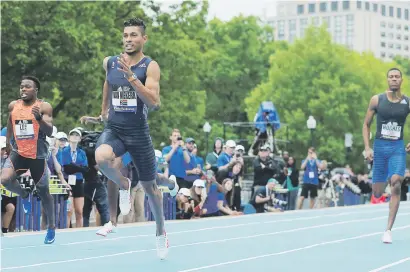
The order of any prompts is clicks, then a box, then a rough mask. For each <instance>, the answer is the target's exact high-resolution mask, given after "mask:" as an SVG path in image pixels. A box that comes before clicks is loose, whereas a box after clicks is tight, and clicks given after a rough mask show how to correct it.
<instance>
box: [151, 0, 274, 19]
mask: <svg viewBox="0 0 410 272" xmlns="http://www.w3.org/2000/svg"><path fill="white" fill-rule="evenodd" d="M208 1H209V18H208V19H212V18H214V17H218V18H219V19H221V20H223V21H227V20H230V19H231V18H232V17H235V16H237V15H239V14H241V13H242V14H244V15H245V16H246V15H255V16H259V17H263V16H264V13H265V12H267V13H268V15H272V13H274V12H275V6H276V4H275V2H276V0H208ZM156 2H158V3H161V4H162V5H163V6H169V5H172V4H177V3H178V4H179V3H181V2H182V1H180V0H156Z"/></svg>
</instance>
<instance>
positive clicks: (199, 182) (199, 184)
mask: <svg viewBox="0 0 410 272" xmlns="http://www.w3.org/2000/svg"><path fill="white" fill-rule="evenodd" d="M193 186H195V187H205V181H203V180H202V179H197V180H195V181H194V184H193Z"/></svg>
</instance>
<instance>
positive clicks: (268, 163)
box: [252, 145, 280, 195]
mask: <svg viewBox="0 0 410 272" xmlns="http://www.w3.org/2000/svg"><path fill="white" fill-rule="evenodd" d="M253 169H254V181H253V188H252V195H253V193H254V192H256V191H257V190H258V188H260V187H264V186H266V184H267V183H268V180H269V179H271V178H274V177H277V176H278V174H279V172H280V171H279V169H278V166H277V164H276V163H275V161H274V160H273V159H272V158H271V157H270V156H269V147H268V146H267V145H263V146H261V147H260V148H259V154H258V157H257V158H256V159H255V160H254V162H253Z"/></svg>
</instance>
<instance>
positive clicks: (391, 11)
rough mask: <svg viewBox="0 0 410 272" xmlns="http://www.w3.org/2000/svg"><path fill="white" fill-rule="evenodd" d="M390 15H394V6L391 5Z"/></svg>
mask: <svg viewBox="0 0 410 272" xmlns="http://www.w3.org/2000/svg"><path fill="white" fill-rule="evenodd" d="M389 16H390V17H393V16H394V8H393V7H389Z"/></svg>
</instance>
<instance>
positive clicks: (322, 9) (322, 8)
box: [320, 2, 327, 12]
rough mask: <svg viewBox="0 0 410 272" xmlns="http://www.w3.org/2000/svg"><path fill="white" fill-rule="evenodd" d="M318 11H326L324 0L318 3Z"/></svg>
mask: <svg viewBox="0 0 410 272" xmlns="http://www.w3.org/2000/svg"><path fill="white" fill-rule="evenodd" d="M320 11H321V12H326V11H327V3H325V2H323V3H320Z"/></svg>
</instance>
